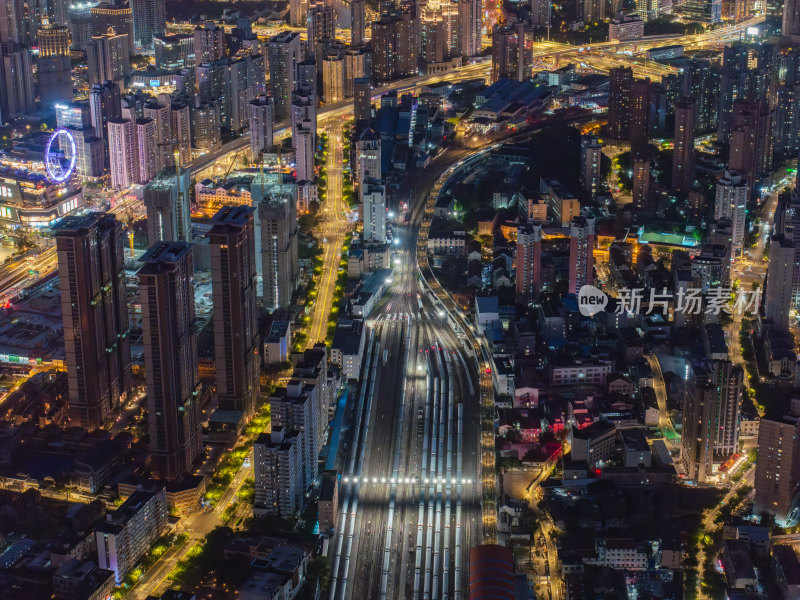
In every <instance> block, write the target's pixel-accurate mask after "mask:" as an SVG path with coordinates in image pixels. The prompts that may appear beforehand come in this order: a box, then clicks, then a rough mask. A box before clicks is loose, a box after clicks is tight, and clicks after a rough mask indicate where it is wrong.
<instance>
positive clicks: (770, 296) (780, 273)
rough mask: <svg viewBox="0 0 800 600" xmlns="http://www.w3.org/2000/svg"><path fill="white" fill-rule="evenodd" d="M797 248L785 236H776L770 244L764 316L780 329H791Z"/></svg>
mask: <svg viewBox="0 0 800 600" xmlns="http://www.w3.org/2000/svg"><path fill="white" fill-rule="evenodd" d="M796 252H797V249H796V247H795V245H794V244H793V243H792V241H791V240H790V239H787V238H786V237H785V236H782V235H781V236H775V237H774V238H773V239H772V241H771V242H770V244H769V266H768V267H767V281H766V284H765V286H764V316H765V317H766V318H767V319H769V320H770V321H772V323H773V324H774V325H775V327H776V328H777V329H779V330H784V331H786V330H788V329H789V310H790V308H791V306H792V292H793V290H794V269H795V254H796Z"/></svg>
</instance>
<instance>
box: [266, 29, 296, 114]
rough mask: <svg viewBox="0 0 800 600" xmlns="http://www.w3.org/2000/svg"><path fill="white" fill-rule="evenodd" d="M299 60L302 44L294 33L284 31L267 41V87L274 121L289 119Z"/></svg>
mask: <svg viewBox="0 0 800 600" xmlns="http://www.w3.org/2000/svg"><path fill="white" fill-rule="evenodd" d="M301 60H303V49H302V43H301V41H300V34H299V33H297V32H296V31H284V32H282V33H280V34H278V35H276V36H275V37H273V38H271V39H270V40H269V73H270V78H269V86H270V91H271V93H272V99H273V101H274V102H275V120H276V121H282V120H283V119H287V118H288V117H289V114H290V112H291V109H290V106H291V96H292V91H293V90H294V89H295V78H296V76H297V63H299V62H300V61H301Z"/></svg>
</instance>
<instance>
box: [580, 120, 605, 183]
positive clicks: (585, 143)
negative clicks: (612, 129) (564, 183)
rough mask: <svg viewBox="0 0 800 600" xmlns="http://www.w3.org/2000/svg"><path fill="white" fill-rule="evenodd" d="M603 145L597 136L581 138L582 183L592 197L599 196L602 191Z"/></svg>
mask: <svg viewBox="0 0 800 600" xmlns="http://www.w3.org/2000/svg"><path fill="white" fill-rule="evenodd" d="M602 150H603V146H602V145H601V144H600V142H599V141H598V139H597V137H596V136H593V135H587V136H583V137H582V138H581V185H582V186H583V189H584V191H585V192H586V193H587V194H588V195H589V197H590V198H592V199H594V198H596V197H597V194H598V192H599V191H600V163H601V160H602Z"/></svg>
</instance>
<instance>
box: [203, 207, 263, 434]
mask: <svg viewBox="0 0 800 600" xmlns="http://www.w3.org/2000/svg"><path fill="white" fill-rule="evenodd" d="M254 211H255V209H253V208H252V207H250V206H224V207H222V208H221V209H220V210H219V211H218V212H217V214H216V215H214V218H213V219H212V220H211V225H212V227H211V231H210V232H209V233H208V238H209V243H210V246H211V280H212V292H213V299H214V356H215V361H216V382H217V397H218V398H219V406H220V408H222V409H228V410H237V411H241V412H242V413H243V415H244V418H245V419H249V418H250V416H251V415H252V414H253V413H254V411H255V407H256V400H257V398H258V393H259V389H260V383H259V360H258V341H257V340H258V323H257V320H256V247H255V231H254V225H253V212H254Z"/></svg>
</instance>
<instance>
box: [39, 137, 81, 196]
mask: <svg viewBox="0 0 800 600" xmlns="http://www.w3.org/2000/svg"><path fill="white" fill-rule="evenodd" d="M56 141H58V144H57V146H56V147H54V146H53V144H54V143H55V142H56ZM66 150H68V152H67V151H66ZM65 155H68V156H69V158H64V156H65ZM76 158H77V152H76V150H75V138H74V137H72V132H71V131H70V130H69V129H64V128H61V129H56V130H55V131H54V132H53V134H52V135H51V136H50V139H49V140H47V148H45V151H44V166H45V168H46V169H47V178H48V179H49V180H50V181H52V182H53V183H63V182H64V181H66V180H67V179H69V178H70V176H71V175H72V174H73V173H74V172H75V160H76Z"/></svg>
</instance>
